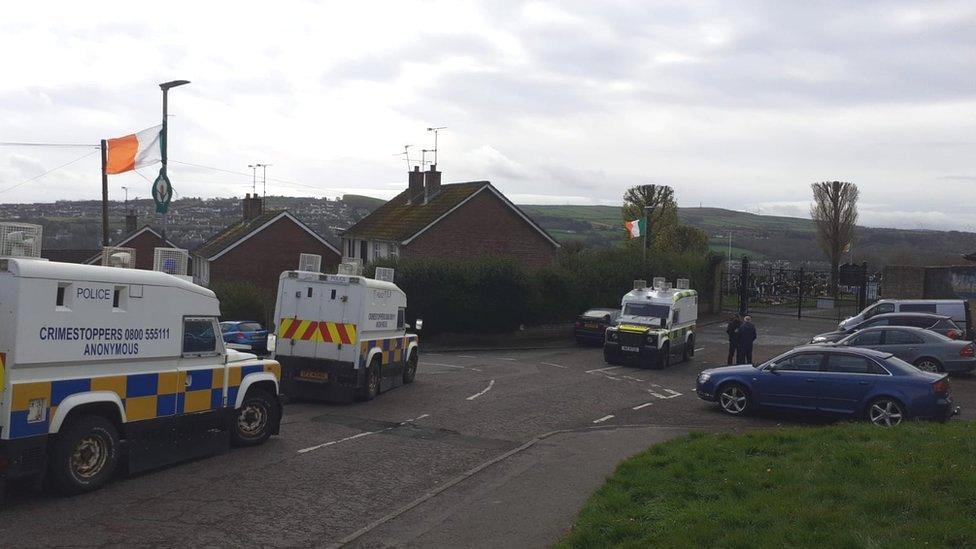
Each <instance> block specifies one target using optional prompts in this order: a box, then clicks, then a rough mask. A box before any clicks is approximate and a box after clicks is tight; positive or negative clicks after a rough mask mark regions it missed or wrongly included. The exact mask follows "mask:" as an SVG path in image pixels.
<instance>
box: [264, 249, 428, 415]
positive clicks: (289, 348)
mask: <svg viewBox="0 0 976 549" xmlns="http://www.w3.org/2000/svg"><path fill="white" fill-rule="evenodd" d="M360 269H361V267H359V266H358V265H356V264H351V263H346V264H342V265H340V266H339V271H340V272H339V273H338V274H323V273H319V272H312V271H287V272H284V273H282V274H281V278H280V280H279V284H278V299H277V304H276V305H275V325H276V326H277V339H276V342H275V359H276V360H278V361H279V362H280V363H281V369H282V373H281V375H282V392H283V393H285V394H286V395H288V396H289V397H290V398H291V397H295V398H309V399H327V400H339V401H351V400H354V399H356V398H359V399H362V400H372V399H373V398H375V397H376V396H377V395H378V394H379V393H380V392H382V391H386V390H388V389H392V388H394V387H397V386H399V385H402V384H405V383H412V382H413V380H414V376H416V374H417V363H418V360H419V350H420V349H419V347H418V341H417V335H416V334H408V333H407V332H406V329H407V325H406V322H405V315H406V307H407V296H406V295H405V294H404V293H403V291H402V290H400V288H399V287H397V285H396V284H394V283H393V270H392V269H384V268H378V269H377V270H376V272H377V274H376V278H375V279H372V278H366V277H364V276H362V275H361V274H358V273H359V272H361V270H360ZM418 324H420V322H419V321H418ZM418 327H419V326H418Z"/></svg>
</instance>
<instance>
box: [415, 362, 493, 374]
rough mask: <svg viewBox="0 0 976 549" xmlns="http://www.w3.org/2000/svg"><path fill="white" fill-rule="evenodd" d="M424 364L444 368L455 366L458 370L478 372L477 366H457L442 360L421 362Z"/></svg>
mask: <svg viewBox="0 0 976 549" xmlns="http://www.w3.org/2000/svg"><path fill="white" fill-rule="evenodd" d="M422 364H423V365H425V366H444V367H445V368H457V369H459V370H471V371H474V372H480V371H481V370H479V369H478V368H471V367H469V366H458V365H457V364H444V363H443V362H423V363H422Z"/></svg>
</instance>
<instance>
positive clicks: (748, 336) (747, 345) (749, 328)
mask: <svg viewBox="0 0 976 549" xmlns="http://www.w3.org/2000/svg"><path fill="white" fill-rule="evenodd" d="M742 321H743V322H742V326H739V332H738V337H737V338H736V342H737V343H738V350H737V352H738V359H739V364H752V342H753V341H755V340H756V327H755V326H753V324H752V317H751V316H749V315H746V317H745V318H743V319H742Z"/></svg>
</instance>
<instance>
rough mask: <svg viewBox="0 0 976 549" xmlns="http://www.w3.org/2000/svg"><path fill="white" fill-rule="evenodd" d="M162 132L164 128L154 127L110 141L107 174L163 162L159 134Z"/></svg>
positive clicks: (106, 165) (106, 163)
mask: <svg viewBox="0 0 976 549" xmlns="http://www.w3.org/2000/svg"><path fill="white" fill-rule="evenodd" d="M162 130H163V127H162V126H153V127H151V128H147V129H145V130H142V131H141V132H139V133H134V134H132V135H127V136H125V137H117V138H115V139H109V140H108V155H107V156H108V159H107V161H106V162H105V172H106V173H123V172H128V171H131V170H134V169H136V168H142V167H143V166H148V165H150V164H155V163H156V162H159V161H161V160H162V158H163V154H162V150H161V149H160V140H159V133H160V132H161V131H162Z"/></svg>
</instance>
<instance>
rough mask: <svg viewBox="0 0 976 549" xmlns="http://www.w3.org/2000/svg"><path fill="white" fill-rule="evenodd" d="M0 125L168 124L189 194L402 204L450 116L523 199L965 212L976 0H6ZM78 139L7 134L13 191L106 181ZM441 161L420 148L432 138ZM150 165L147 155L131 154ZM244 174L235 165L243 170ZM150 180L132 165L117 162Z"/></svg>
mask: <svg viewBox="0 0 976 549" xmlns="http://www.w3.org/2000/svg"><path fill="white" fill-rule="evenodd" d="M0 51H2V52H3V53H2V54H0V141H29V142H58V143H61V142H65V143H97V142H98V140H99V139H102V138H109V137H118V136H122V135H125V134H128V133H133V132H135V131H138V130H140V129H143V128H146V127H149V126H153V125H156V124H158V123H159V119H160V91H159V88H158V87H157V84H158V83H159V82H163V81H167V80H172V79H187V80H191V81H192V84H190V85H188V86H185V87H181V88H178V89H175V90H173V91H172V92H171V93H170V114H171V115H172V118H171V120H170V158H171V159H172V160H173V161H181V162H188V163H192V164H199V165H204V166H211V167H217V168H221V169H223V170H228V172H237V173H228V172H222V171H214V170H209V169H202V168H194V167H191V166H187V165H185V164H177V163H175V162H173V163H171V165H170V170H169V171H170V178H171V180H172V181H173V186H174V188H175V190H176V192H177V196H204V197H211V196H225V197H226V196H242V195H243V194H244V193H245V192H247V191H249V190H250V176H249V175H248V174H250V170H249V168H248V167H247V166H248V164H252V163H255V162H262V163H268V164H272V167H271V168H269V170H268V173H269V185H268V193H269V194H272V193H273V194H289V195H299V196H308V195H315V196H332V197H334V196H336V195H337V194H343V193H359V194H367V195H373V196H379V197H389V196H392V195H394V194H395V193H397V192H399V190H401V189H402V188H403V187H404V186H405V184H406V174H405V173H404V172H405V171H406V163H405V161H404V159H403V157H402V156H395V153H397V152H398V151H402V150H403V146H404V145H405V144H411V145H413V147H412V148H411V149H410V151H411V157H412V158H415V159H416V160H417V161H419V157H420V150H421V149H423V148H433V138H432V137H433V136H432V135H430V134H429V133H428V132H426V131H425V130H426V128H427V127H428V126H447V127H448V129H447V130H444V131H443V132H442V133H441V135H440V158H439V163H440V168H441V169H442V171H443V173H444V180H445V182H455V181H467V180H480V179H488V180H490V181H491V182H492V183H493V184H495V185H496V186H497V187H498V188H499V189H501V190H502V192H504V193H506V194H507V195H508V196H509V197H510V198H512V199H513V200H514V201H515V202H516V203H522V204H530V203H533V204H539V203H546V204H564V203H573V204H619V203H620V201H621V195H622V193H623V191H624V189H625V188H626V187H628V186H630V185H634V184H640V183H661V184H666V185H671V186H672V187H674V189H675V194H676V197H677V199H678V203H679V205H682V206H697V205H698V204H699V203H701V204H702V205H704V206H716V207H723V208H730V209H737V210H748V211H753V212H756V211H759V212H761V213H777V214H784V215H802V216H806V215H808V210H809V202H810V194H811V193H810V188H809V185H810V183H811V182H814V181H821V180H834V179H840V180H846V181H853V182H854V183H857V184H858V186H859V187H860V188H861V196H862V199H861V221H862V223H863V224H866V225H872V226H894V227H905V228H920V227H921V228H955V229H962V230H976V209H974V207H973V205H972V204H973V200H972V198H973V196H974V194H973V191H974V188H976V2H973V1H971V0H969V1H960V2H952V1H950V2H935V1H925V2H915V3H906V2H893V1H885V2H868V1H859V2H809V1H797V2H785V1H770V2H724V1H718V2H691V1H687V0H681V1H677V2H649V1H641V0H635V1H626V0H619V1H601V2H593V1H589V0H581V1H578V2H572V1H565V2H552V3H548V2H515V1H491V2H489V1H485V2H461V1H456V0H452V1H448V2H410V1H396V2H286V1H281V2H267V1H265V2H255V3H251V2H206V1H204V2H201V1H195V2H181V1H168V2H165V3H154V4H145V3H140V2H95V3H92V2H77V1H65V2H28V3H24V2H17V3H13V4H10V5H6V6H5V7H4V15H3V17H2V18H0ZM88 152H89V151H88V150H86V149H79V148H73V149H49V148H45V149H39V148H15V147H0V201H5V202H33V201H52V200H56V199H84V198H89V199H93V198H98V197H99V196H100V180H99V158H98V154H97V153H95V154H92V155H91V156H88V157H86V158H83V159H81V160H78V161H77V162H75V163H73V164H70V165H69V166H67V167H64V168H61V169H58V170H55V171H53V172H51V173H50V174H48V175H45V176H43V177H41V178H38V179H36V180H34V181H31V182H28V183H25V184H22V185H19V186H17V187H15V188H12V189H11V187H13V186H15V185H18V184H20V183H22V182H24V181H26V180H28V179H30V178H33V177H36V176H38V175H40V174H42V173H44V172H45V171H47V170H51V169H52V168H56V167H58V166H60V165H62V164H65V163H67V162H70V161H72V160H75V159H77V158H79V157H81V156H82V155H84V154H87V153H88ZM428 158H429V156H428ZM141 171H142V174H143V175H144V176H145V178H148V179H149V180H151V179H153V178H154V176H155V173H156V171H157V170H156V169H155V168H149V169H144V170H141ZM241 174H243V175H241ZM109 184H110V192H111V194H112V198H118V199H121V197H122V193H121V190H120V187H121V186H123V185H125V186H128V187H129V188H130V191H129V193H130V197H131V196H133V195H138V196H141V197H143V198H145V197H148V196H149V185H150V184H149V182H148V181H147V179H144V178H143V177H140V176H139V175H137V174H134V173H129V174H124V175H118V176H111V177H110V181H109Z"/></svg>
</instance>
